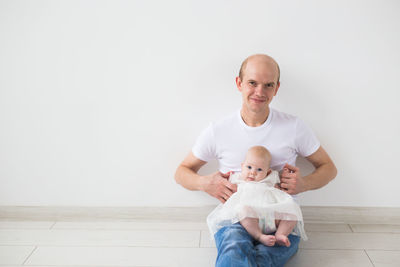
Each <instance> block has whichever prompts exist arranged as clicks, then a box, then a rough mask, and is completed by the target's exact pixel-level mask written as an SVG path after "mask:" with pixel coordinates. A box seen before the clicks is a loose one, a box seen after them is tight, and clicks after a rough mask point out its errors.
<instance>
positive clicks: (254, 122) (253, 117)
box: [240, 108, 270, 127]
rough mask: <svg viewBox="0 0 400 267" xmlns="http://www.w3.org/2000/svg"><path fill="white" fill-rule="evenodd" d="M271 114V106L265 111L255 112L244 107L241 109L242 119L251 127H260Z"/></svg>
mask: <svg viewBox="0 0 400 267" xmlns="http://www.w3.org/2000/svg"><path fill="white" fill-rule="evenodd" d="M269 114H270V111H269V108H267V110H266V112H264V113H261V114H260V113H255V112H251V111H249V110H246V109H244V108H242V109H241V110H240V115H241V116H242V120H243V121H244V123H246V124H247V125H248V126H250V127H258V126H261V125H263V124H264V122H265V121H266V120H267V119H268V116H269Z"/></svg>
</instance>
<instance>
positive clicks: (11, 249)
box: [0, 246, 35, 265]
mask: <svg viewBox="0 0 400 267" xmlns="http://www.w3.org/2000/svg"><path fill="white" fill-rule="evenodd" d="M34 249H35V247H34V246H0V264H1V265H4V264H15V265H16V264H21V265H22V264H23V263H24V261H25V260H26V259H27V258H28V256H29V255H30V254H31V253H32V251H33V250H34Z"/></svg>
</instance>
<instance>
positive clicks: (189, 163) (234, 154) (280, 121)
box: [175, 54, 336, 266]
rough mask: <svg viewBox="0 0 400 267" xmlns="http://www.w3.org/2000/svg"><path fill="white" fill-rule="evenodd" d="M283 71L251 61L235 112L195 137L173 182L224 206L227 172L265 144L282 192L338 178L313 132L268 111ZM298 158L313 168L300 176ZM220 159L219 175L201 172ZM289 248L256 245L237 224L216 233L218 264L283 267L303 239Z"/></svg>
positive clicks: (265, 61)
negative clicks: (250, 150)
mask: <svg viewBox="0 0 400 267" xmlns="http://www.w3.org/2000/svg"><path fill="white" fill-rule="evenodd" d="M279 78H280V70H279V66H278V64H277V63H276V62H275V60H274V59H272V58H271V57H269V56H267V55H260V54H258V55H253V56H250V57H248V58H247V59H246V60H245V61H244V62H243V63H242V66H241V68H240V72H239V76H238V77H236V86H237V88H238V90H239V91H240V92H241V94H242V107H241V110H240V111H238V112H237V113H235V114H233V115H232V116H229V117H227V118H224V119H222V120H220V121H218V122H216V123H212V124H211V125H210V126H209V127H208V128H207V129H205V130H204V131H203V132H202V134H201V135H200V136H199V138H198V139H197V141H196V143H195V145H194V147H193V149H192V152H191V153H189V155H188V156H187V157H186V158H185V159H184V161H183V162H182V163H181V164H180V165H179V166H178V169H177V171H176V174H175V180H176V181H177V183H179V184H181V185H182V186H183V187H185V188H187V189H189V190H202V191H204V192H207V193H208V194H209V195H211V196H213V197H215V198H217V199H218V200H219V201H221V202H222V203H224V202H225V201H226V200H227V199H228V198H229V197H230V196H231V195H232V194H233V193H234V192H236V189H237V188H236V185H234V184H231V183H230V182H229V181H228V179H227V178H228V176H229V175H228V174H227V173H228V172H230V171H240V164H241V163H242V162H243V159H244V157H245V155H246V151H247V150H248V149H249V148H250V147H252V146H256V145H262V146H265V147H266V148H267V149H268V150H269V151H270V152H271V155H272V161H271V168H272V169H275V170H278V171H280V170H283V169H284V170H285V171H283V172H282V177H281V179H280V180H281V181H280V189H281V190H283V191H285V192H287V193H288V194H292V195H296V194H298V193H302V192H305V191H308V190H313V189H317V188H320V187H322V186H324V185H326V184H327V183H329V182H330V181H331V180H332V179H333V178H334V177H335V176H336V167H335V165H334V163H333V162H332V160H331V159H330V157H329V155H328V154H327V153H326V151H325V150H324V149H323V148H322V146H321V145H320V143H319V141H318V139H317V138H316V137H315V135H314V134H313V132H312V131H311V129H310V128H308V127H307V126H306V125H305V124H304V123H303V122H302V121H301V120H299V119H298V118H297V117H295V116H292V115H288V114H285V113H283V112H279V111H276V110H273V109H271V108H270V107H269V104H270V103H271V101H272V99H273V98H274V97H275V95H276V94H277V92H278V89H279V86H280V82H279ZM297 155H300V156H303V157H305V158H306V159H307V160H308V161H310V162H311V163H312V164H313V165H314V167H315V170H314V172H312V173H311V174H309V175H307V176H304V177H303V176H302V175H301V173H300V170H299V168H297V167H295V166H294V165H295V162H296V157H297ZM213 158H216V159H218V161H219V164H220V168H219V169H220V171H217V172H215V173H212V174H210V175H205V176H201V175H199V174H197V172H198V170H199V169H200V168H201V167H202V166H203V165H204V164H206V163H207V162H208V161H210V160H211V159H213ZM289 239H290V243H291V246H290V247H278V246H274V247H267V246H264V245H262V244H260V243H259V242H257V241H255V240H254V239H253V238H252V237H251V236H250V235H249V234H248V233H247V232H246V230H245V229H244V228H243V227H242V226H241V225H240V224H239V223H237V224H233V225H232V226H228V227H224V228H222V229H220V230H219V231H218V232H217V233H216V234H215V242H216V246H217V249H218V257H217V262H216V266H283V265H284V264H285V263H286V261H287V260H288V259H289V258H290V257H291V256H292V255H293V254H294V253H296V251H297V249H298V244H299V237H297V236H294V235H289Z"/></svg>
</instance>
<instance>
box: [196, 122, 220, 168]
mask: <svg viewBox="0 0 400 267" xmlns="http://www.w3.org/2000/svg"><path fill="white" fill-rule="evenodd" d="M192 152H193V155H194V156H195V157H196V158H198V159H200V160H203V161H207V162H208V161H210V160H213V159H215V158H216V157H217V155H216V143H215V137H214V131H213V127H212V124H210V125H209V126H208V127H207V128H206V129H204V130H203V132H201V134H200V135H199V137H197V140H196V142H195V144H194V146H193V148H192Z"/></svg>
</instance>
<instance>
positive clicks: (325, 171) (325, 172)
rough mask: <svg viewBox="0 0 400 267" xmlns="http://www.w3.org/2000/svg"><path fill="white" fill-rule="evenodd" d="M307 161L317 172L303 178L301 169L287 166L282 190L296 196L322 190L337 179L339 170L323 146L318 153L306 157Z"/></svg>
mask: <svg viewBox="0 0 400 267" xmlns="http://www.w3.org/2000/svg"><path fill="white" fill-rule="evenodd" d="M306 159H307V160H308V161H310V162H311V163H312V165H314V167H315V170H314V171H313V172H312V173H311V174H309V175H307V176H304V177H302V176H301V174H300V169H299V168H297V167H295V166H291V165H289V164H286V165H285V167H284V169H283V172H282V178H281V184H280V186H281V189H282V190H284V191H285V192H287V193H289V194H292V195H295V194H298V193H301V192H305V191H308V190H314V189H318V188H321V187H323V186H324V185H326V184H328V183H329V182H330V181H331V180H332V179H333V178H335V177H336V174H337V170H336V167H335V164H334V163H333V161H332V160H331V158H330V157H329V155H328V153H326V151H325V150H324V149H323V148H322V146H321V147H319V149H318V150H317V151H316V152H314V153H313V154H311V155H310V156H308V157H306Z"/></svg>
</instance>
